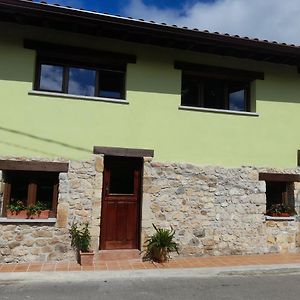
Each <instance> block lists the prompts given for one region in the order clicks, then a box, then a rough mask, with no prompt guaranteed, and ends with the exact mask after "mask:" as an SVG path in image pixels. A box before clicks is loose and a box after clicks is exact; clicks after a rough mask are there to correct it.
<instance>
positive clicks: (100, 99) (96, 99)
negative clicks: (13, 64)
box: [28, 90, 129, 104]
mask: <svg viewBox="0 0 300 300" xmlns="http://www.w3.org/2000/svg"><path fill="white" fill-rule="evenodd" d="M28 95H34V96H48V97H59V98H67V99H77V100H87V101H101V102H109V103H118V104H129V102H128V101H127V100H125V99H114V98H104V97H92V96H81V95H72V94H63V93H54V92H53V93H52V92H43V91H34V90H33V91H29V92H28Z"/></svg>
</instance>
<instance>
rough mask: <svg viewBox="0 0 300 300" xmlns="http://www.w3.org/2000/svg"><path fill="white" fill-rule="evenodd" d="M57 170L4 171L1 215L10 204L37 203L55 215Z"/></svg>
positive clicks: (4, 214) (31, 204) (30, 204)
mask: <svg viewBox="0 0 300 300" xmlns="http://www.w3.org/2000/svg"><path fill="white" fill-rule="evenodd" d="M58 176H59V173H57V172H34V171H4V172H3V181H4V195H3V200H4V201H3V202H4V206H3V216H6V211H7V208H8V207H9V206H10V205H14V206H16V205H22V206H24V207H30V206H34V205H37V204H39V205H40V206H41V207H43V209H45V210H50V216H52V217H54V216H55V215H56V206H57V199H58V182H59V179H58Z"/></svg>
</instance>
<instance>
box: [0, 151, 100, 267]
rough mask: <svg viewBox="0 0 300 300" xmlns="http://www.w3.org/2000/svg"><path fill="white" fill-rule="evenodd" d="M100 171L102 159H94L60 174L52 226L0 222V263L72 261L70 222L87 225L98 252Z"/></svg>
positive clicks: (77, 163)
mask: <svg viewBox="0 0 300 300" xmlns="http://www.w3.org/2000/svg"><path fill="white" fill-rule="evenodd" d="M4 159H7V158H4ZM14 159H16V160H25V159H24V158H14ZM26 160H29V159H26ZM32 160H37V159H32ZM51 161H61V160H51ZM102 172H103V158H102V157H101V156H98V157H96V156H95V157H93V159H92V160H91V161H83V162H78V161H72V162H70V164H69V172H68V173H60V176H59V196H58V206H57V218H56V219H55V220H54V221H53V223H42V222H40V223H29V222H26V221H24V222H23V223H16V222H14V221H13V220H7V219H5V218H2V219H0V262H23V261H75V259H76V257H75V253H74V251H73V249H72V248H71V246H70V236H69V228H70V226H71V224H72V223H73V222H81V221H82V222H85V221H88V222H89V223H90V228H91V235H92V240H93V242H92V248H93V249H94V250H97V249H98V247H99V235H100V211H101V190H102ZM1 202H2V197H0V203H1Z"/></svg>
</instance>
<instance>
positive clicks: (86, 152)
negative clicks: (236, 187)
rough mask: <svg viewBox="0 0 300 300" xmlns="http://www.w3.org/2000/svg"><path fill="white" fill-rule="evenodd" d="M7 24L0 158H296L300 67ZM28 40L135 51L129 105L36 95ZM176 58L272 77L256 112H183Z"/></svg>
mask: <svg viewBox="0 0 300 300" xmlns="http://www.w3.org/2000/svg"><path fill="white" fill-rule="evenodd" d="M2 25H3V24H2ZM9 26H10V29H9V30H4V29H3V28H4V26H1V28H2V29H1V30H0V34H1V35H0V36H1V40H0V59H1V68H0V99H1V109H0V155H1V156H29V157H41V156H42V157H65V158H67V159H78V160H79V159H87V158H90V156H91V153H92V149H93V146H115V147H128V148H149V149H154V150H155V157H154V159H155V160H156V161H168V162H190V163H195V164H201V165H203V164H204V165H221V166H229V167H231V166H232V167H233V166H241V165H253V166H269V167H295V166H296V164H297V150H298V149H300V138H299V132H298V129H299V128H300V77H299V74H298V73H297V69H296V67H288V66H284V65H275V64H268V63H260V62H255V61H251V60H239V59H235V58H226V57H221V56H213V55H207V54H200V53H193V52H188V51H179V50H174V49H164V48H159V47H152V46H144V45H136V44H130V43H125V42H118V41H113V40H105V39H96V38H95V37H87V36H81V35H75V34H67V35H66V34H65V35H64V34H63V33H61V32H55V31H50V30H49V31H47V32H46V33H42V32H40V30H39V29H34V28H30V27H24V28H21V27H17V26H11V25H9ZM5 28H6V29H7V28H8V26H7V25H6V27H5ZM23 38H31V39H40V40H41V39H43V40H47V41H52V42H61V41H64V43H69V44H73V45H78V46H80V45H84V46H85V47H86V45H88V44H90V45H91V47H94V48H99V49H104V50H111V51H116V52H125V53H131V54H136V55H137V63H136V64H129V65H128V68H127V79H126V81H127V82H126V87H127V97H126V98H127V100H128V102H129V104H128V105H125V104H117V103H106V102H101V101H85V100H77V99H66V98H61V97H50V96H37V95H29V92H30V91H31V90H32V82H33V78H34V68H35V52H34V51H32V50H27V49H24V48H23V45H22V41H23ZM174 60H182V61H188V62H196V63H205V64H213V65H219V66H226V67H232V68H240V69H246V70H255V71H263V72H265V80H263V81H262V80H257V81H256V82H255V83H254V84H253V86H252V89H253V91H254V94H253V100H256V101H255V103H256V112H257V113H258V114H259V116H257V117H256V116H243V115H233V114H225V113H213V112H200V111H187V110H180V109H178V107H179V105H180V88H181V72H180V71H179V70H175V69H174V68H173V62H174Z"/></svg>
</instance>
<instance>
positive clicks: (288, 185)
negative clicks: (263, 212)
mask: <svg viewBox="0 0 300 300" xmlns="http://www.w3.org/2000/svg"><path fill="white" fill-rule="evenodd" d="M266 199H267V210H269V209H271V207H272V206H274V205H285V206H292V207H294V206H295V200H294V183H293V182H278V181H266Z"/></svg>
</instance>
